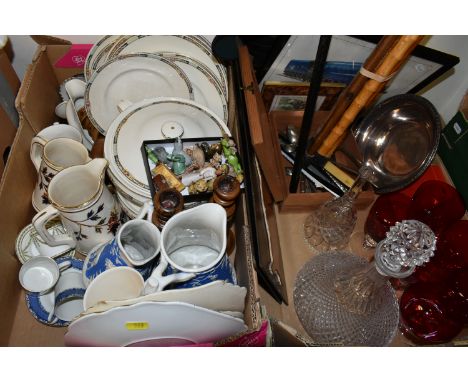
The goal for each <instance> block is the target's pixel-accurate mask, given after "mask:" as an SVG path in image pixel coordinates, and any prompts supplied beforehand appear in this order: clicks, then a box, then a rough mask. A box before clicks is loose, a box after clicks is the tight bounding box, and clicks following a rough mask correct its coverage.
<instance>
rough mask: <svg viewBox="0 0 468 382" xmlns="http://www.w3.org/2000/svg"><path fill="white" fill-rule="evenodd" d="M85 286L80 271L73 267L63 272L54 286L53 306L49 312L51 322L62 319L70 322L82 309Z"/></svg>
mask: <svg viewBox="0 0 468 382" xmlns="http://www.w3.org/2000/svg"><path fill="white" fill-rule="evenodd" d="M85 291H86V287H85V285H84V284H83V279H82V275H81V271H80V270H78V269H75V268H72V269H68V270H67V271H65V272H63V273H62V274H61V275H60V277H59V279H58V281H57V284H56V286H55V289H54V294H55V306H54V309H53V310H52V311H51V312H50V313H49V319H48V320H49V322H50V323H51V324H53V323H55V322H57V321H58V320H62V321H65V322H70V321H72V320H73V319H74V318H76V317H78V316H79V315H80V314H81V313H82V312H83V311H84V307H83V296H84V294H85Z"/></svg>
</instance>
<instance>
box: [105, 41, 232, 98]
mask: <svg viewBox="0 0 468 382" xmlns="http://www.w3.org/2000/svg"><path fill="white" fill-rule="evenodd" d="M141 52H143V53H158V52H173V53H178V54H182V55H185V56H188V57H192V58H194V59H196V60H198V61H200V62H203V63H204V64H205V65H206V66H207V67H208V68H209V69H210V70H211V71H212V72H213V73H214V75H215V76H216V78H217V80H218V81H219V84H220V85H221V87H222V88H223V91H224V93H225V94H227V84H226V78H225V71H224V69H223V68H224V67H223V66H222V65H221V64H220V63H219V62H218V60H217V59H216V58H215V57H214V56H213V53H212V51H211V49H208V48H207V47H206V46H205V44H203V43H200V41H199V40H197V39H196V38H193V36H143V35H139V36H129V37H128V38H126V40H125V42H123V43H120V42H119V44H118V46H117V44H116V46H115V47H114V49H112V51H111V52H110V53H109V58H113V57H116V56H118V55H122V54H129V53H141Z"/></svg>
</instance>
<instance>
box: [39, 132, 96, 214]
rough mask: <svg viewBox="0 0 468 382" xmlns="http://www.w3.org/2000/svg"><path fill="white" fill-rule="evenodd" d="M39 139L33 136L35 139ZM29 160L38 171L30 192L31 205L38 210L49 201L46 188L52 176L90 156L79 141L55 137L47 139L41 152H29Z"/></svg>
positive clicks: (88, 158) (81, 162)
mask: <svg viewBox="0 0 468 382" xmlns="http://www.w3.org/2000/svg"><path fill="white" fill-rule="evenodd" d="M38 139H41V140H42V138H40V137H35V138H34V139H33V143H32V145H34V144H36V143H35V140H38ZM36 142H37V141H36ZM31 160H32V161H33V163H34V166H35V167H36V169H37V172H38V180H37V183H36V187H35V188H34V191H33V194H32V205H33V207H34V209H35V210H36V211H37V212H39V211H42V210H43V209H44V208H46V207H47V206H48V205H49V204H50V203H49V200H48V188H49V183H50V181H51V180H52V178H53V177H54V176H55V175H57V174H58V173H59V172H60V171H62V170H63V169H65V168H68V167H71V166H76V165H80V164H85V163H88V162H89V161H90V160H91V158H90V157H89V155H88V150H87V149H86V147H84V146H83V145H82V144H81V143H80V142H77V141H75V140H73V139H70V138H55V139H52V140H50V141H48V142H47V143H46V144H45V145H44V146H43V150H42V153H40V152H39V151H37V150H34V152H31Z"/></svg>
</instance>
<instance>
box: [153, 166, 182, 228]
mask: <svg viewBox="0 0 468 382" xmlns="http://www.w3.org/2000/svg"><path fill="white" fill-rule="evenodd" d="M153 185H154V186H155V190H156V193H155V195H154V198H153V205H154V210H153V215H152V217H151V221H152V222H153V224H154V225H155V226H156V227H158V228H159V229H162V228H163V227H164V225H165V224H166V222H167V221H168V220H169V219H170V218H171V217H172V216H174V215H175V214H177V213H178V212H180V211H182V210H183V209H184V197H183V196H182V194H181V193H180V192H179V191H177V190H176V189H175V188H170V187H169V186H168V183H167V182H166V180H165V179H164V177H163V176H161V175H156V176H155V177H154V178H153Z"/></svg>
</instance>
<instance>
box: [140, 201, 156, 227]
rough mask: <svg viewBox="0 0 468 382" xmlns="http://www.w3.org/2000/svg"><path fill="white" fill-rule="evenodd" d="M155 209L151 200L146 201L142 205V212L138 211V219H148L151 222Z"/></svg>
mask: <svg viewBox="0 0 468 382" xmlns="http://www.w3.org/2000/svg"><path fill="white" fill-rule="evenodd" d="M153 210H154V207H153V203H152V202H151V201H147V202H145V203H144V204H143V206H142V207H141V209H140V212H138V215H137V217H136V219H143V220H148V221H149V222H150V221H151V216H152V214H153Z"/></svg>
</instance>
